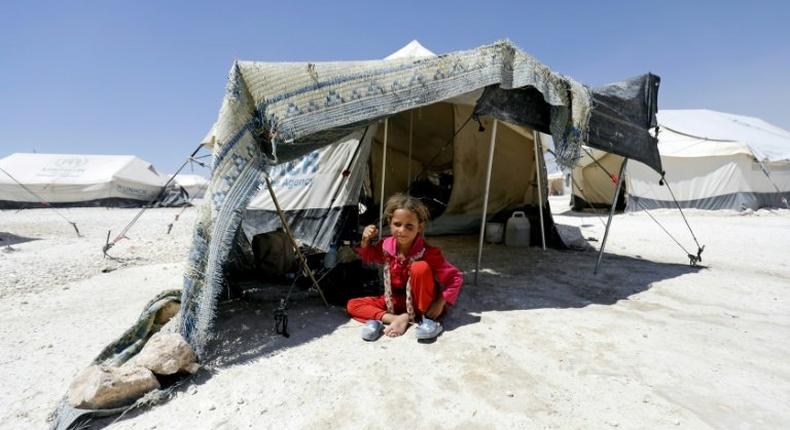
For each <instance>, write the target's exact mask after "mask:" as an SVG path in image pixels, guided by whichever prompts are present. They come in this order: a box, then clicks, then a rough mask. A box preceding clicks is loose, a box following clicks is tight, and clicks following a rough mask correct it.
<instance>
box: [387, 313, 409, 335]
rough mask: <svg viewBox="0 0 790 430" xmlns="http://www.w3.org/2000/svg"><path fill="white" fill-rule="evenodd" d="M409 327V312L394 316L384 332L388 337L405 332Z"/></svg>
mask: <svg viewBox="0 0 790 430" xmlns="http://www.w3.org/2000/svg"><path fill="white" fill-rule="evenodd" d="M407 328H409V314H402V315H398V316H397V317H395V319H394V320H392V322H391V323H390V325H389V326H387V328H385V329H384V334H386V335H387V336H389V337H397V336H400V335H402V334H403V333H405V332H406V329H407Z"/></svg>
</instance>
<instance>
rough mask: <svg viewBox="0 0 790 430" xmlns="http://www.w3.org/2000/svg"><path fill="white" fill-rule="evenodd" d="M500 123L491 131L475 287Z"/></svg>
mask: <svg viewBox="0 0 790 430" xmlns="http://www.w3.org/2000/svg"><path fill="white" fill-rule="evenodd" d="M497 123H498V121H497V120H496V119H494V128H493V130H491V143H490V144H489V145H488V167H487V168H486V192H485V196H484V197H483V218H482V219H481V220H480V241H479V243H478V245H477V265H476V266H475V285H477V274H478V273H479V272H480V261H481V260H482V259H483V236H484V235H485V231H486V214H487V213H488V192H489V190H490V189H491V168H492V167H493V166H494V148H495V147H496V126H497Z"/></svg>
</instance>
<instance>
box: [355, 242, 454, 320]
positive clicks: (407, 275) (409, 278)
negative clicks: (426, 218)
mask: <svg viewBox="0 0 790 430" xmlns="http://www.w3.org/2000/svg"><path fill="white" fill-rule="evenodd" d="M356 252H357V254H358V255H359V256H360V257H361V258H362V261H364V262H365V263H368V264H369V263H378V264H389V269H390V282H391V285H392V304H393V305H394V308H395V313H396V314H402V313H405V312H406V284H407V282H409V283H410V284H411V296H412V301H413V305H414V308H415V311H416V312H417V313H418V314H419V315H422V314H424V313H425V311H427V310H428V308H429V307H430V306H431V303H433V301H434V300H435V299H436V295H437V294H441V295H442V297H444V300H445V301H446V302H447V303H448V304H449V305H454V304H455V300H456V299H457V298H458V293H459V292H460V290H461V284H463V282H464V275H463V273H461V271H460V270H458V268H457V267H455V266H453V265H452V264H450V263H448V262H447V260H445V259H444V256H443V255H442V251H441V250H440V249H439V248H436V247H433V246H430V245H428V244H427V243H425V239H423V237H422V235H418V236H417V237H416V238H415V239H414V243H413V244H412V246H411V250H410V251H409V255H408V256H407V257H405V258H403V257H398V246H397V242H396V241H395V238H394V237H392V236H389V237H386V238H384V240H380V241H379V242H378V243H376V244H374V245H370V246H368V247H366V248H356ZM434 279H436V280H437V281H438V286H437V284H436V282H435V281H434ZM437 287H438V288H437ZM346 309H347V310H348V314H349V315H351V317H352V318H354V319H355V320H357V321H361V322H365V321H367V320H380V319H381V317H382V316H384V314H385V313H386V312H387V306H386V301H385V297H384V296H383V295H381V296H372V297H360V298H356V299H351V300H349V301H348V305H346Z"/></svg>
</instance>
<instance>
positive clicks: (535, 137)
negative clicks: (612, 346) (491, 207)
mask: <svg viewBox="0 0 790 430" xmlns="http://www.w3.org/2000/svg"><path fill="white" fill-rule="evenodd" d="M532 142H533V143H534V145H533V146H534V147H535V176H537V177H538V209H539V211H540V240H541V244H542V245H543V250H544V251H545V250H546V230H545V228H544V225H543V185H542V184H541V180H540V177H541V176H542V175H541V174H542V173H543V168H542V165H541V163H540V159H541V158H542V156H543V145H542V144H541V143H540V133H538V131H537V130H533V131H532ZM538 147H540V148H538Z"/></svg>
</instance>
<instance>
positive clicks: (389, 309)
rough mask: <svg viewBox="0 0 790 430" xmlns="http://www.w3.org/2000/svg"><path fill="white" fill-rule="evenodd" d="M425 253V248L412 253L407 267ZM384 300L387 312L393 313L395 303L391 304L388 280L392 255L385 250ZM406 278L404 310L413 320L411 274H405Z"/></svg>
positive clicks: (390, 289) (412, 320)
mask: <svg viewBox="0 0 790 430" xmlns="http://www.w3.org/2000/svg"><path fill="white" fill-rule="evenodd" d="M424 254H425V248H423V249H421V250H420V252H418V253H417V254H414V255H412V256H411V257H409V258H408V260H409V267H411V264H412V263H414V262H415V261H418V260H421V259H422V256H423V255H424ZM384 255H385V257H384V302H385V303H386V305H387V312H389V313H391V314H394V313H395V305H393V304H392V282H391V281H390V261H391V260H392V258H397V257H393V256H391V255H389V254H387V253H386V252H385V253H384ZM407 276H408V278H407V279H406V312H407V313H408V314H409V321H411V322H414V304H413V303H412V299H411V275H410V274H409V275H407Z"/></svg>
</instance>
